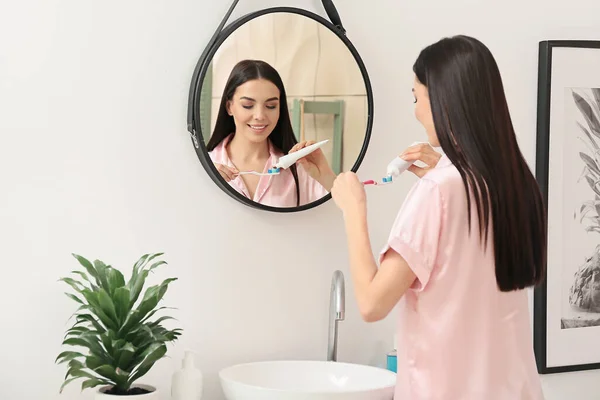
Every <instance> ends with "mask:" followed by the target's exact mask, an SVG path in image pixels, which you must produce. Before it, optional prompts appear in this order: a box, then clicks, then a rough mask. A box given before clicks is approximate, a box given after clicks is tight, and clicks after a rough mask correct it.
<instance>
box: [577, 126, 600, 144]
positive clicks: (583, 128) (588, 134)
mask: <svg viewBox="0 0 600 400" xmlns="http://www.w3.org/2000/svg"><path fill="white" fill-rule="evenodd" d="M577 125H579V128H581V130H582V131H583V132H584V133H585V135H586V136H587V137H588V139H590V142H591V143H592V146H594V150H595V151H600V146H598V143H596V140H595V139H594V138H593V137H592V135H591V133H590V131H588V130H587V129H586V127H585V126H583V125H581V123H579V122H577ZM594 136H596V137H597V138H599V139H600V134H595V135H594Z"/></svg>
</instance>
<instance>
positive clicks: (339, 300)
mask: <svg viewBox="0 0 600 400" xmlns="http://www.w3.org/2000/svg"><path fill="white" fill-rule="evenodd" d="M345 314H346V288H345V284H344V274H342V271H335V272H334V273H333V278H332V279H331V292H330V294H329V342H328V343H327V361H337V347H338V346H337V339H338V321H343V320H344V318H345Z"/></svg>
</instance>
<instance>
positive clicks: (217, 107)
mask: <svg viewBox="0 0 600 400" xmlns="http://www.w3.org/2000/svg"><path fill="white" fill-rule="evenodd" d="M201 61H202V60H201ZM197 74H199V79H200V80H199V81H198V87H199V88H200V90H199V93H196V94H195V98H194V99H195V100H194V101H193V102H192V103H191V104H192V105H191V106H192V107H193V110H192V112H193V121H194V125H195V126H194V136H195V138H194V139H195V145H196V152H197V154H198V156H199V158H200V160H201V161H202V164H203V165H204V167H205V168H206V170H207V171H208V172H209V174H210V175H211V177H212V178H213V180H214V181H215V182H216V183H217V184H218V185H219V186H220V187H221V188H222V189H223V190H225V191H226V192H227V193H228V194H229V195H231V196H233V197H234V198H236V199H238V200H240V201H242V202H243V203H245V204H248V205H251V206H254V207H258V208H262V209H265V210H269V211H279V212H289V211H300V210H305V209H308V208H311V207H314V206H316V205H318V204H321V203H323V202H324V201H326V200H328V199H329V198H330V195H329V191H330V190H331V185H332V183H333V180H334V179H335V176H336V175H337V174H339V173H340V172H342V171H349V170H352V171H356V170H357V169H358V166H359V165H360V163H361V161H362V159H363V157H364V153H365V151H366V148H367V145H368V142H369V137H370V131H371V126H372V118H373V98H372V93H371V86H370V82H369V79H368V75H367V71H366V69H365V67H364V64H363V62H362V61H361V59H360V57H359V55H358V53H357V51H356V49H355V48H354V47H353V46H352V44H351V43H350V41H349V40H348V39H347V37H346V36H345V34H344V33H343V32H342V31H341V30H340V29H339V28H337V27H335V26H334V25H333V24H331V23H330V22H329V21H327V20H325V19H324V18H321V17H319V16H318V15H315V14H312V13H310V12H307V11H304V10H300V9H294V8H276V9H268V10H262V11H260V12H257V13H253V14H251V15H248V16H246V17H243V18H241V19H239V20H238V21H236V22H234V23H233V24H231V25H230V26H228V27H227V28H225V29H224V30H223V31H222V32H221V33H220V34H219V35H218V37H217V38H216V41H215V42H214V45H213V46H212V47H211V48H210V49H208V51H207V53H206V58H205V60H204V61H203V62H202V65H201V68H199V69H198V71H197Z"/></svg>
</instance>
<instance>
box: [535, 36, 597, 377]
mask: <svg viewBox="0 0 600 400" xmlns="http://www.w3.org/2000/svg"><path fill="white" fill-rule="evenodd" d="M538 74H539V75H538V127H537V161H536V176H537V179H538V182H539V184H540V187H541V190H542V193H543V195H544V197H545V201H546V205H547V212H548V264H547V274H546V279H545V282H544V283H543V284H542V285H541V286H540V287H538V288H536V290H535V295H534V348H535V353H536V360H537V365H538V370H539V372H540V373H555V372H567V371H578V370H586V369H597V368H600V346H598V345H597V344H598V339H599V338H600V41H544V42H541V43H540V45H539V71H538Z"/></svg>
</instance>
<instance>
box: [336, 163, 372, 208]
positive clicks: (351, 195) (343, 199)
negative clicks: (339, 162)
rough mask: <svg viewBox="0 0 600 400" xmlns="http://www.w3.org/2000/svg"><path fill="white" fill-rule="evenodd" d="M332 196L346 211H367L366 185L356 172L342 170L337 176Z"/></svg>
mask: <svg viewBox="0 0 600 400" xmlns="http://www.w3.org/2000/svg"><path fill="white" fill-rule="evenodd" d="M331 197H332V198H333V200H334V201H335V204H336V205H337V206H338V208H339V209H340V210H342V212H343V213H344V216H346V215H348V214H350V213H359V214H366V213H367V196H366V194H365V186H364V185H363V184H362V182H361V181H360V180H359V179H358V177H357V176H356V174H355V173H354V172H342V173H341V174H339V175H338V176H337V178H336V179H335V181H334V182H333V188H331Z"/></svg>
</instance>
